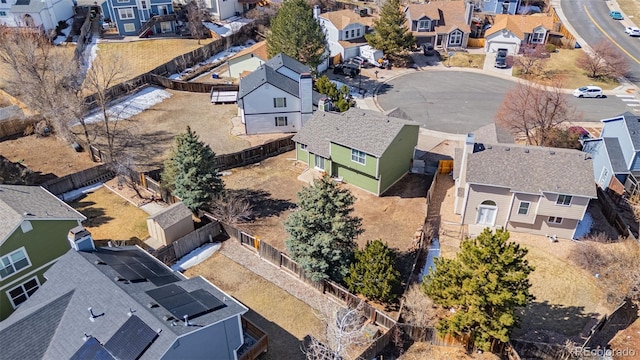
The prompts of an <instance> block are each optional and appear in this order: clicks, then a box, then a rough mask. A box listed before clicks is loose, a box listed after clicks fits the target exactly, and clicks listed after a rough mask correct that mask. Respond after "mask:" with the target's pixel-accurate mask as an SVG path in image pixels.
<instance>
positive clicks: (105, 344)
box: [0, 235, 268, 360]
mask: <svg viewBox="0 0 640 360" xmlns="http://www.w3.org/2000/svg"><path fill="white" fill-rule="evenodd" d="M89 236H90V235H89ZM92 244H93V243H92V242H90V243H87V244H86V245H85V246H74V249H73V250H69V251H68V252H67V253H66V254H65V255H63V256H62V257H61V258H60V259H59V261H58V262H57V263H56V264H55V265H53V266H52V267H51V268H50V269H49V270H48V271H47V272H46V277H47V279H48V280H47V282H46V283H45V284H44V285H42V286H41V288H40V290H38V292H36V293H35V294H34V295H33V296H31V297H30V298H29V299H28V300H27V301H26V302H24V303H23V304H22V306H20V308H19V309H18V310H17V311H16V312H15V313H13V314H12V315H11V316H10V317H9V318H7V319H6V320H4V321H3V322H0V348H2V358H3V359H7V360H13V359H15V360H18V359H73V360H76V359H77V360H80V359H103V360H111V359H113V360H115V359H141V360H145V359H153V360H157V359H210V358H215V359H220V360H236V359H240V360H253V359H255V358H257V357H258V356H259V355H260V354H262V353H263V352H264V351H266V349H267V342H268V340H267V336H266V334H265V333H264V332H263V331H262V330H260V329H259V328H258V327H256V326H255V325H253V324H252V323H251V322H250V321H248V320H247V319H245V318H244V317H243V315H244V314H245V313H247V311H248V310H249V309H248V308H247V307H245V306H244V305H242V304H241V303H240V302H239V301H237V300H236V299H234V298H233V297H232V296H231V295H229V294H227V293H225V292H224V291H222V290H220V289H219V288H218V287H217V286H215V285H214V284H212V283H210V282H209V281H207V280H206V279H205V278H203V277H201V276H197V277H193V278H186V277H185V276H183V275H182V274H180V273H177V272H173V271H172V270H171V269H170V268H169V267H167V266H166V265H165V264H163V263H162V262H161V261H159V260H158V259H156V258H154V257H153V256H151V255H150V254H149V253H147V252H145V251H144V250H142V249H141V248H139V247H134V246H127V247H108V248H99V249H95V248H93V247H92ZM76 249H78V250H81V251H77V250H76Z"/></svg>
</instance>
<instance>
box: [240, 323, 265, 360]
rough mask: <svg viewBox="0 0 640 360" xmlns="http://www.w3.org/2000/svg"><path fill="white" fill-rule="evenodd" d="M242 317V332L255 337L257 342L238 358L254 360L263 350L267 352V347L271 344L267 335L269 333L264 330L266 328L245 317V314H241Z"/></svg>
mask: <svg viewBox="0 0 640 360" xmlns="http://www.w3.org/2000/svg"><path fill="white" fill-rule="evenodd" d="M240 319H241V321H242V330H243V331H242V332H243V333H245V334H248V335H249V336H251V337H252V338H253V339H255V340H256V343H255V344H253V345H252V346H251V347H250V348H248V349H246V351H244V352H242V354H241V355H240V356H238V359H239V360H253V359H255V358H257V357H258V355H260V354H262V353H263V352H267V347H268V346H269V337H268V336H267V333H266V332H264V330H262V329H261V328H259V327H258V326H257V325H255V324H254V323H252V322H251V321H250V320H249V319H247V318H245V317H244V316H241V317H240Z"/></svg>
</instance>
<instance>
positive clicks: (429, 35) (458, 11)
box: [404, 1, 473, 49]
mask: <svg viewBox="0 0 640 360" xmlns="http://www.w3.org/2000/svg"><path fill="white" fill-rule="evenodd" d="M472 14H473V8H472V4H471V3H470V2H467V1H430V2H428V3H423V4H409V5H407V6H406V7H405V8H404V15H405V18H406V23H405V24H406V26H407V28H408V29H409V30H410V31H411V33H412V34H413V36H414V37H415V38H416V45H418V46H421V45H422V44H425V43H431V44H432V45H433V46H434V47H437V48H445V49H446V48H466V47H467V41H468V40H469V33H470V32H471V27H470V24H471V17H472Z"/></svg>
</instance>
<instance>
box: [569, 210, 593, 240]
mask: <svg viewBox="0 0 640 360" xmlns="http://www.w3.org/2000/svg"><path fill="white" fill-rule="evenodd" d="M592 225H593V218H592V217H591V214H589V213H588V212H587V213H585V214H584V218H583V219H582V220H580V221H578V225H577V226H576V231H575V232H574V233H573V238H574V239H576V240H579V239H581V238H583V237H585V236H587V234H589V231H591V226H592Z"/></svg>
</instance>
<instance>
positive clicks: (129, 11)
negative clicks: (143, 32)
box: [118, 7, 136, 29]
mask: <svg viewBox="0 0 640 360" xmlns="http://www.w3.org/2000/svg"><path fill="white" fill-rule="evenodd" d="M118 17H119V18H120V20H131V19H135V18H136V14H135V13H134V11H133V8H131V7H125V8H119V9H118ZM134 29H135V27H134Z"/></svg>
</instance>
